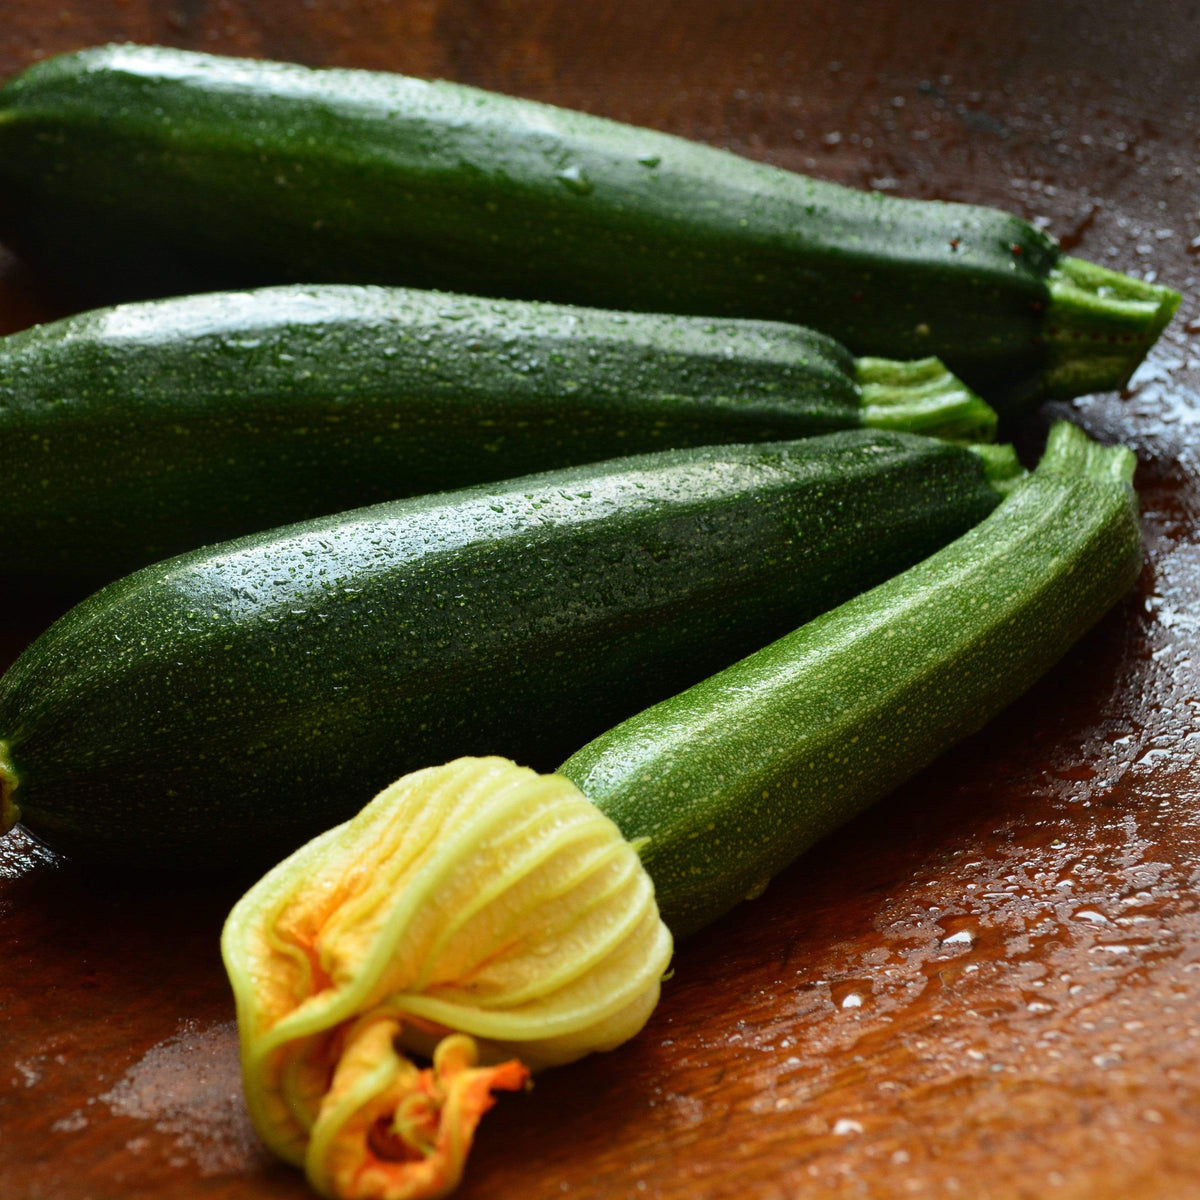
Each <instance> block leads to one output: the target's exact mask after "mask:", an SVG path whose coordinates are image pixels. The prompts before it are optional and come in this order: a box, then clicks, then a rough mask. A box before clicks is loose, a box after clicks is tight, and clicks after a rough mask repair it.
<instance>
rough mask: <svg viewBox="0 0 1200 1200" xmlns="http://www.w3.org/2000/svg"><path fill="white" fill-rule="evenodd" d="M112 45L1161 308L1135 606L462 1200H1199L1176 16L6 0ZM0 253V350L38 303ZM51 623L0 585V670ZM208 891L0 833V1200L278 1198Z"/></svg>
mask: <svg viewBox="0 0 1200 1200" xmlns="http://www.w3.org/2000/svg"><path fill="white" fill-rule="evenodd" d="M4 10H5V11H4V28H3V31H2V33H0V73H8V72H11V71H14V70H16V69H19V68H20V67H22V66H24V65H26V64H28V63H30V62H32V61H34V60H35V59H36V58H39V57H42V56H44V55H47V54H51V53H55V52H57V51H60V50H66V49H71V48H75V47H78V46H81V45H85V44H89V43H95V42H101V41H107V40H112V39H130V40H136V41H144V42H166V43H169V44H172V45H179V46H186V47H190V48H196V49H208V50H217V51H225V52H233V53H243V54H251V55H260V56H264V57H278V58H286V59H293V60H296V61H300V62H306V63H310V64H338V65H353V66H366V67H376V68H384V69H394V70H400V71H406V72H410V73H414V74H419V75H440V76H444V77H450V78H455V79H459V80H462V81H464V82H469V83H475V84H480V85H482V86H486V87H492V88H496V89H498V90H501V91H505V92H510V93H514V94H519V95H526V96H531V97H535V98H538V99H543V100H550V101H554V102H558V103H562V104H567V105H572V106H576V107H580V108H585V109H588V110H590V111H593V112H598V113H603V114H605V115H609V116H614V117H618V118H620V119H623V120H628V121H634V122H638V123H641V124H646V125H652V126H656V127H659V128H662V129H667V130H671V131H673V132H676V133H680V134H684V135H688V136H692V137H696V138H701V139H704V140H708V141H711V142H714V143H716V144H719V145H723V146H726V147H729V148H731V149H734V150H736V151H738V152H740V153H743V154H747V155H750V156H752V157H757V158H762V159H765V160H768V161H771V162H775V163H777V164H779V165H782V166H786V167H790V168H793V169H797V170H803V171H809V172H812V173H816V174H819V175H823V176H826V177H828V178H833V179H837V180H839V181H842V182H847V183H851V184H854V185H861V186H874V187H879V188H883V189H885V190H889V191H893V192H896V193H900V194H906V195H915V196H939V197H945V198H951V199H961V200H972V201H978V202H983V203H994V204H999V205H1002V206H1004V207H1008V208H1011V209H1014V210H1016V211H1019V212H1021V213H1023V214H1025V215H1026V216H1029V217H1031V218H1034V219H1037V220H1038V221H1040V222H1043V223H1045V224H1046V225H1048V227H1049V228H1050V230H1051V231H1052V232H1054V233H1055V234H1056V235H1058V236H1059V237H1060V238H1062V239H1063V240H1064V242H1065V243H1066V244H1067V246H1068V247H1069V248H1070V249H1071V250H1072V251H1073V252H1076V253H1079V254H1081V255H1083V256H1085V257H1089V258H1092V259H1095V260H1096V261H1099V262H1102V263H1105V264H1107V265H1112V266H1115V267H1118V268H1120V269H1122V270H1127V271H1131V272H1134V273H1139V274H1150V273H1153V274H1154V275H1155V277H1157V278H1158V279H1159V280H1160V281H1162V282H1166V283H1170V284H1171V285H1173V286H1175V287H1178V288H1180V289H1181V290H1183V291H1184V293H1185V300H1184V305H1183V309H1182V311H1181V315H1180V317H1179V318H1178V319H1177V320H1176V322H1175V324H1174V325H1173V326H1172V328H1171V329H1170V330H1169V331H1168V333H1167V335H1166V337H1165V338H1164V340H1163V342H1162V344H1161V345H1160V346H1159V347H1158V348H1157V349H1156V351H1155V352H1154V354H1153V355H1152V357H1151V359H1150V361H1149V363H1148V364H1147V365H1146V366H1145V367H1144V368H1143V369H1142V370H1141V371H1140V372H1139V374H1138V376H1137V377H1136V379H1135V381H1134V384H1133V386H1132V387H1131V389H1130V391H1129V393H1128V394H1127V395H1125V396H1122V397H1117V396H1111V395H1109V396H1098V397H1089V398H1085V399H1083V400H1080V401H1078V402H1076V403H1075V404H1073V405H1070V406H1058V407H1057V408H1055V409H1053V410H1047V411H1045V412H1042V413H1039V414H1037V415H1036V416H1034V417H1032V418H1030V419H1029V420H1028V421H1027V422H1025V423H1024V424H1023V425H1022V426H1020V427H1019V428H1017V429H1014V430H1012V431H1011V433H1012V434H1013V436H1015V437H1016V439H1017V441H1018V443H1019V445H1020V446H1021V447H1022V449H1023V451H1024V452H1025V453H1026V454H1027V455H1035V454H1036V452H1037V448H1038V445H1039V441H1040V438H1041V436H1042V435H1043V433H1044V430H1045V426H1046V424H1047V422H1048V420H1049V419H1050V418H1051V417H1054V416H1063V415H1067V416H1070V417H1071V418H1072V419H1074V420H1076V421H1078V422H1079V423H1081V424H1082V425H1083V426H1084V427H1085V428H1087V429H1088V430H1089V431H1090V432H1091V433H1093V434H1094V435H1095V436H1098V437H1100V438H1102V439H1104V440H1120V441H1123V442H1125V443H1127V444H1128V445H1130V446H1132V447H1133V448H1134V449H1135V450H1136V451H1137V453H1138V456H1139V459H1140V462H1141V468H1140V471H1139V476H1138V485H1139V489H1140V492H1141V496H1142V503H1143V509H1144V526H1145V531H1146V536H1147V545H1148V561H1147V566H1146V570H1145V572H1144V573H1143V577H1142V580H1141V583H1140V585H1139V587H1138V589H1137V591H1136V593H1135V594H1134V595H1133V596H1131V597H1130V599H1129V600H1128V601H1127V602H1126V603H1124V604H1123V605H1122V606H1121V607H1120V608H1119V609H1118V610H1117V611H1115V612H1114V613H1112V614H1111V615H1110V616H1109V617H1108V618H1107V619H1106V620H1105V622H1104V623H1103V624H1102V625H1101V626H1100V627H1099V628H1098V629H1097V630H1096V631H1094V633H1093V634H1092V635H1090V636H1089V637H1088V638H1087V639H1085V641H1084V642H1082V643H1081V644H1080V645H1079V646H1078V647H1077V648H1076V649H1075V650H1074V651H1073V652H1072V654H1071V655H1070V656H1069V657H1068V659H1067V660H1066V661H1064V662H1063V663H1062V664H1061V665H1060V667H1059V668H1058V669H1057V670H1056V671H1055V672H1053V674H1052V675H1051V676H1049V677H1048V678H1047V679H1046V680H1044V681H1043V682H1042V683H1041V684H1040V685H1039V686H1038V687H1037V688H1035V689H1034V691H1033V692H1032V693H1031V694H1030V695H1029V696H1027V697H1026V698H1025V699H1024V700H1022V701H1021V702H1020V703H1019V704H1017V705H1016V706H1014V707H1013V709H1011V710H1010V711H1009V712H1008V713H1006V714H1005V715H1004V716H1003V717H1002V718H1001V719H1000V720H998V721H996V722H994V723H993V724H992V725H991V726H990V727H989V728H988V729H986V730H984V731H983V733H981V734H980V735H978V736H977V737H976V738H974V739H973V740H972V741H971V742H970V743H968V744H966V745H965V746H963V747H961V748H959V749H958V750H957V751H956V752H954V753H953V754H951V755H949V756H947V758H946V759H944V760H943V761H942V762H940V763H939V764H937V765H936V766H935V767H934V768H933V769H931V770H929V771H927V772H926V773H925V774H924V775H922V776H921V777H920V778H919V779H917V780H915V781H913V782H912V783H911V784H909V785H908V786H906V787H905V788H903V789H901V791H900V792H898V793H897V794H896V795H894V796H893V797H891V798H890V799H889V800H888V801H887V802H886V803H884V804H882V805H880V806H878V807H877V808H876V809H875V810H874V811H872V812H870V813H868V814H867V815H866V816H864V817H863V818H861V819H860V820H858V821H857V822H855V823H854V824H853V825H851V826H849V827H848V828H846V829H845V830H843V831H842V833H840V834H839V835H837V836H835V837H834V838H831V839H830V840H829V841H827V842H826V843H825V844H824V845H823V846H822V847H820V848H819V849H818V850H817V851H816V852H814V853H812V854H810V855H809V856H808V857H807V858H806V859H805V860H804V861H803V862H801V863H800V864H798V865H797V866H796V867H795V868H794V869H792V870H790V871H789V872H787V873H786V874H785V875H784V876H781V877H780V878H779V879H778V880H776V881H775V882H774V883H773V884H772V885H771V887H770V888H769V889H768V891H767V893H766V894H765V895H764V896H763V897H762V898H761V899H759V900H757V901H754V902H753V903H750V904H747V905H745V906H743V908H742V909H741V910H740V911H739V912H736V913H734V914H732V915H731V916H730V917H729V918H727V919H726V920H724V921H722V922H721V923H720V924H718V925H717V926H716V927H715V928H713V929H712V930H711V931H710V932H708V933H706V934H704V935H702V936H701V937H700V938H698V939H696V940H694V941H693V942H691V943H690V944H687V945H685V946H683V947H681V948H680V951H679V953H678V956H677V961H676V964H675V975H674V978H673V979H672V981H671V982H670V983H669V985H668V986H667V988H666V991H665V994H664V997H663V1002H662V1004H661V1006H660V1008H659V1010H658V1011H657V1013H656V1014H655V1016H654V1018H653V1020H652V1021H651V1024H650V1025H649V1027H648V1028H647V1029H646V1030H645V1031H644V1033H643V1034H642V1035H641V1036H640V1037H639V1038H638V1039H636V1040H635V1041H634V1042H633V1043H631V1044H629V1045H628V1046H626V1047H624V1048H623V1049H621V1050H619V1051H617V1052H615V1053H612V1054H609V1055H603V1056H598V1057H595V1058H593V1059H591V1060H589V1061H586V1062H583V1063H580V1064H578V1065H577V1066H575V1067H571V1068H567V1069H563V1070H560V1071H557V1072H551V1073H548V1074H546V1075H544V1076H543V1077H541V1078H539V1080H538V1083H537V1086H536V1087H535V1089H534V1090H533V1091H532V1092H531V1093H530V1094H529V1095H527V1096H518V1097H511V1096H509V1097H503V1098H502V1099H501V1101H500V1103H499V1104H498V1106H497V1108H496V1110H495V1112H494V1113H493V1114H492V1115H490V1116H489V1117H488V1119H487V1120H486V1121H485V1122H484V1126H483V1128H482V1130H481V1135H480V1138H479V1143H478V1147H477V1151H476V1153H475V1155H474V1157H473V1161H472V1164H471V1169H470V1174H469V1178H468V1182H467V1183H466V1184H465V1185H464V1187H463V1188H462V1189H461V1191H460V1193H459V1194H460V1196H462V1197H463V1200H500V1198H502V1197H503V1198H506V1200H508V1198H513V1197H521V1198H522V1200H527V1198H528V1200H557V1198H560V1197H568V1198H574V1200H600V1198H602V1197H603V1198H605V1200H613V1198H616V1197H621V1198H624V1197H638V1198H640V1197H647V1198H650V1197H653V1198H658V1200H699V1198H704V1200H724V1198H730V1200H732V1198H734V1197H736V1198H738V1200H783V1198H784V1197H788V1198H791V1197H796V1196H800V1195H803V1196H812V1197H821V1198H825V1197H830V1198H834V1197H836V1198H841V1197H847V1198H849V1197H868V1198H874V1197H881V1198H889V1200H890V1198H893V1197H909V1196H917V1197H955V1196H964V1197H966V1196H969V1197H972V1198H974V1200H1008V1198H1010V1197H1011V1198H1017V1197H1039V1198H1041V1197H1047V1196H1049V1197H1059V1198H1063V1200H1068V1198H1070V1200H1075V1198H1079V1200H1082V1198H1083V1197H1088V1198H1089V1200H1116V1198H1117V1197H1120V1198H1121V1200H1141V1198H1146V1200H1150V1198H1156V1200H1157V1198H1160V1197H1167V1196H1169V1197H1179V1198H1183V1200H1187V1198H1188V1197H1200V904H1198V902H1197V898H1198V892H1197V884H1198V881H1200V820H1198V817H1200V767H1198V765H1197V759H1198V756H1200V731H1198V725H1197V712H1198V711H1200V664H1198V663H1197V661H1196V658H1195V652H1196V643H1197V637H1196V631H1197V622H1198V617H1197V614H1198V613H1200V536H1198V529H1197V526H1198V521H1197V518H1198V514H1200V483H1198V479H1200V462H1198V451H1197V427H1198V424H1200V355H1198V354H1197V351H1196V349H1195V346H1194V340H1195V334H1196V333H1197V332H1200V324H1198V323H1197V320H1198V318H1197V307H1196V301H1195V292H1196V278H1195V277H1196V254H1197V251H1198V249H1200V237H1198V236H1197V235H1198V234H1200V228H1198V226H1200V210H1198V208H1197V200H1196V197H1197V180H1198V173H1197V172H1198V168H1197V166H1196V162H1197V161H1198V159H1197V154H1196V149H1197V135H1196V130H1197V128H1200V123H1198V121H1197V115H1198V111H1200V69H1198V68H1200V62H1198V59H1200V37H1198V36H1197V26H1196V17H1195V15H1194V12H1193V9H1192V7H1191V6H1190V5H1189V4H1186V3H1182V2H1179V0H1162V2H1161V3H1149V2H1146V3H1136V2H1131V0H1125V2H1124V3H1121V4H1117V3H1115V2H1114V0H1095V2H1093V3H1090V4H1086V5H1085V4H1082V3H1076V2H1074V0H1070V2H1066V3H1060V4H1057V5H1046V4H1044V3H1042V4H1034V3H1032V2H1030V0H1018V2H1010V3H1005V4H1002V5H1001V4H998V5H991V6H978V5H976V6H965V5H959V4H951V3H941V2H934V3H930V4H926V5H922V6H919V7H918V6H914V5H910V4H906V3H903V0H863V2H861V3H855V4H850V3H842V4H835V3H814V2H812V0H789V2H785V0H754V2H735V0H691V2H690V3H682V2H676V3H670V2H668V0H642V2H641V3H638V4H636V5H628V4H623V3H619V2H617V0H591V2H590V3H588V4H586V5H576V4H570V3H566V2H565V0H392V2H391V3H388V2H386V0H305V2H304V3H300V4H297V3H295V2H294V0H255V2H251V0H169V2H168V0H90V2H88V3H84V2H83V0H59V3H56V4H54V5H49V6H48V5H46V4H45V3H43V2H42V0H7V2H6V4H5V5H4ZM57 303H58V302H56V300H55V298H54V297H53V296H47V295H43V294H42V293H41V291H40V285H39V281H38V280H37V279H36V278H35V277H34V276H33V275H32V274H31V273H30V272H29V271H28V270H26V269H25V268H23V267H22V266H21V265H20V264H19V263H17V262H16V261H15V260H13V259H12V258H11V257H7V258H0V329H2V330H4V331H8V330H12V329H16V328H20V327H22V326H24V325H27V324H29V323H31V322H34V321H37V320H43V319H46V318H47V317H49V316H52V315H54V314H55V313H57V312H58V311H60V309H59V308H58V307H57ZM68 600H69V597H67V596H64V595H61V594H55V593H53V592H48V591H42V590H38V589H35V588H30V587H23V588H17V587H16V586H15V585H12V584H11V583H5V582H3V581H0V617H2V618H3V620H2V621H0V656H2V657H3V661H5V662H7V661H8V660H10V659H11V658H12V657H13V656H14V655H15V654H16V653H17V651H18V650H19V648H20V646H21V645H23V644H24V643H25V642H27V641H28V640H29V639H30V638H32V637H33V636H34V635H35V634H36V633H37V632H38V630H39V629H41V628H42V627H44V626H45V625H46V624H47V623H48V622H49V620H50V619H52V617H53V616H54V615H55V614H56V613H57V612H59V611H61V609H62V607H63V606H64V605H65V604H66V603H67V602H68ZM235 895H236V887H235V886H234V885H233V884H228V883H224V884H222V883H217V884H208V885H205V886H199V885H194V884H193V885H188V886H182V885H180V884H178V883H177V882H176V883H171V882H170V881H164V880H161V879H148V878H134V877H122V878H119V879H111V878H103V877H100V876H97V875H95V874H88V873H86V872H84V871H81V870H80V869H78V868H76V867H74V866H72V865H71V864H69V863H64V862H61V861H59V860H56V859H55V858H53V856H51V855H49V854H48V853H46V852H45V851H43V850H41V849H40V848H38V847H37V846H35V845H33V844H32V843H30V842H29V841H28V840H27V839H25V838H24V837H23V836H22V835H21V834H20V832H19V831H18V832H16V833H14V834H11V835H9V836H8V837H7V838H6V839H3V840H0V1196H2V1197H4V1200H128V1198H131V1197H145V1198H146V1200H193V1198H200V1197H204V1198H208V1197H211V1198H214V1200H234V1198H235V1197H236V1198H238V1200H243V1198H254V1200H259V1198H261V1200H287V1198H292V1197H297V1198H298V1197H302V1196H305V1195H308V1194H309V1193H308V1192H307V1189H306V1187H305V1185H304V1183H303V1180H302V1179H301V1178H300V1177H299V1176H298V1175H297V1174H296V1173H295V1172H293V1171H291V1170H289V1169H287V1168H283V1167H280V1166H277V1165H274V1164H273V1163H271V1162H270V1161H269V1159H268V1158H267V1156H266V1155H265V1154H264V1153H263V1151H261V1150H260V1149H259V1147H258V1146H257V1143H256V1142H255V1140H254V1137H253V1134H252V1132H251V1131H250V1129H249V1126H248V1124H247V1121H246V1118H245V1115H244V1113H243V1111H242V1109H241V1106H240V1097H239V1092H238V1080H237V1067H236V1040H235V1039H236V1035H235V1031H234V1027H233V1024H232V1019H233V1011H232V1002H231V999H230V997H229V994H228V990H227V985H226V983H225V980H224V977H223V974H222V971H221V967H220V962H219V958H218V954H217V949H216V937H217V933H218V931H219V928H220V924H221V921H222V919H223V917H224V914H225V912H226V911H227V909H228V906H229V904H230V903H231V901H232V900H233V898H234V897H235Z"/></svg>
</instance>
